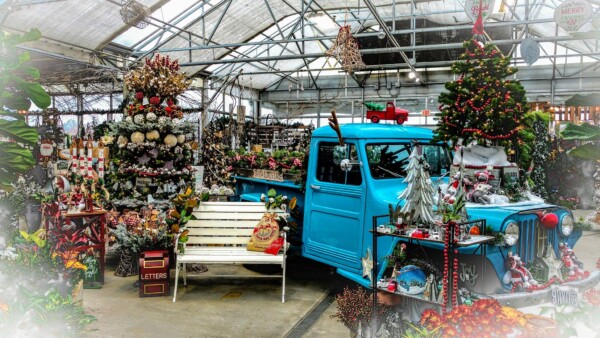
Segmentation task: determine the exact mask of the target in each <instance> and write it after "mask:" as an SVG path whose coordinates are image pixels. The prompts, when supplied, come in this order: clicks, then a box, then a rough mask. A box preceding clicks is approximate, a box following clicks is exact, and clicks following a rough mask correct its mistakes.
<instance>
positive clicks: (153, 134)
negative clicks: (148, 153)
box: [146, 130, 160, 141]
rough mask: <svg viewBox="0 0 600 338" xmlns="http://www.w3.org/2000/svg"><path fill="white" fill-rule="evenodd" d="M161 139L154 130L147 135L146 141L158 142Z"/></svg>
mask: <svg viewBox="0 0 600 338" xmlns="http://www.w3.org/2000/svg"><path fill="white" fill-rule="evenodd" d="M159 138H160V134H159V133H158V131H157V130H152V131H149V132H147V133H146V139H147V140H148V141H153V140H158V139H159Z"/></svg>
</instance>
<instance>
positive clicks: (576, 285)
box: [490, 270, 600, 308]
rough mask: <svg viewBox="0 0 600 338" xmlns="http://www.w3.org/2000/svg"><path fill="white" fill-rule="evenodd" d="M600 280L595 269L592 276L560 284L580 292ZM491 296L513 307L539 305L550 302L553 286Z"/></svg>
mask: <svg viewBox="0 0 600 338" xmlns="http://www.w3.org/2000/svg"><path fill="white" fill-rule="evenodd" d="M598 282H600V271H598V270H597V271H594V272H592V273H591V274H590V276H589V277H588V278H586V279H583V280H578V281H572V282H567V283H563V284H560V286H566V287H570V288H573V289H575V290H577V291H579V292H583V291H585V290H587V289H591V288H593V287H595V286H596V285H597V284H598ZM490 297H491V298H495V299H496V300H498V302H500V304H502V305H506V306H510V307H513V308H520V307H527V306H531V305H537V304H542V303H548V302H551V301H552V286H550V287H548V288H547V289H544V290H538V291H532V292H527V291H523V292H514V293H506V294H494V295H490Z"/></svg>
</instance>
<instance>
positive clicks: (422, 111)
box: [421, 109, 431, 116]
mask: <svg viewBox="0 0 600 338" xmlns="http://www.w3.org/2000/svg"><path fill="white" fill-rule="evenodd" d="M421 115H423V116H429V115H431V111H430V110H429V109H423V110H421Z"/></svg>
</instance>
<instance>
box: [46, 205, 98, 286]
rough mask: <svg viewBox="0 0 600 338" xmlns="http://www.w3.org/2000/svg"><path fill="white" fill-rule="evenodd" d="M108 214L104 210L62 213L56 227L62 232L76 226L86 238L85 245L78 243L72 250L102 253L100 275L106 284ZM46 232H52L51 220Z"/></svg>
mask: <svg viewBox="0 0 600 338" xmlns="http://www.w3.org/2000/svg"><path fill="white" fill-rule="evenodd" d="M106 214H107V211H106V210H104V209H95V210H94V211H91V212H76V213H68V212H61V213H60V215H59V216H58V217H57V219H56V220H57V221H56V222H55V223H54V226H55V227H57V228H59V230H62V228H63V227H65V226H71V225H72V224H74V225H75V227H76V229H77V230H82V231H81V232H80V233H81V234H82V236H85V239H86V241H85V242H83V243H85V244H81V243H78V244H76V245H74V246H73V247H72V248H70V249H71V250H74V251H77V252H80V253H85V252H86V251H87V250H88V249H93V250H94V251H97V252H99V253H100V273H101V274H102V277H101V283H102V284H104V268H105V262H104V259H105V255H106ZM45 227H46V232H48V231H49V230H50V219H47V220H46V223H45Z"/></svg>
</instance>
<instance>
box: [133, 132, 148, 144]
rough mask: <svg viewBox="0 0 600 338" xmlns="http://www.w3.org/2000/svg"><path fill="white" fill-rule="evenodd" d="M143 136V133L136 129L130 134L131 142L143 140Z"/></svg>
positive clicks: (137, 142) (138, 142)
mask: <svg viewBox="0 0 600 338" xmlns="http://www.w3.org/2000/svg"><path fill="white" fill-rule="evenodd" d="M144 138H145V137H144V134H142V133H140V132H139V131H136V132H134V133H133V134H131V142H133V143H136V144H140V143H142V142H144Z"/></svg>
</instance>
